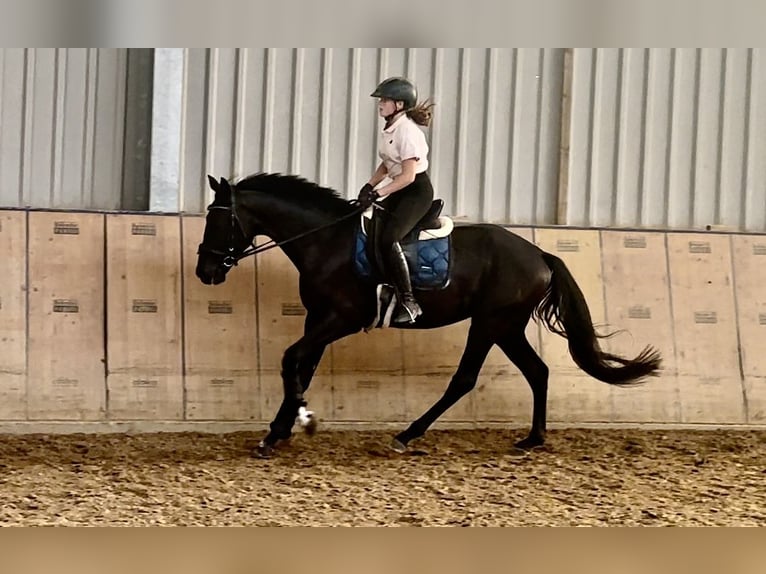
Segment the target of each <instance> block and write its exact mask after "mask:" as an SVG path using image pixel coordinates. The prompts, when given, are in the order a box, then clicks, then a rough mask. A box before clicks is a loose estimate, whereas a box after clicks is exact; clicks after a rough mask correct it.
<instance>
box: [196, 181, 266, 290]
mask: <svg viewBox="0 0 766 574" xmlns="http://www.w3.org/2000/svg"><path fill="white" fill-rule="evenodd" d="M207 179H208V183H209V184H210V188H211V189H212V190H213V191H214V192H215V197H214V198H213V201H212V203H211V204H210V205H209V206H208V208H207V217H206V218H205V231H204V233H203V236H202V243H200V245H199V249H198V250H197V254H198V255H197V269H196V274H197V277H198V278H199V280H200V281H202V283H204V284H205V285H210V284H213V285H218V284H219V283H223V282H224V281H225V280H226V274H227V273H228V272H229V269H231V268H232V266H234V265H236V264H237V256H238V255H240V254H241V253H242V252H243V251H244V250H245V249H247V248H248V247H249V246H250V245H251V242H252V238H253V236H252V235H251V236H250V237H248V236H247V235H248V234H247V232H246V231H245V229H244V228H243V225H242V221H241V220H240V218H239V216H238V215H237V209H236V204H235V202H234V199H235V193H236V189H235V186H233V185H231V184H230V183H229V182H228V181H227V180H226V179H225V178H223V177H222V178H221V180H220V182H219V181H216V180H215V179H214V178H213V177H211V176H209V175H208V176H207ZM253 235H254V234H253Z"/></svg>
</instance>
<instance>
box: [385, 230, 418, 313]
mask: <svg viewBox="0 0 766 574" xmlns="http://www.w3.org/2000/svg"><path fill="white" fill-rule="evenodd" d="M388 267H389V274H390V275H391V278H392V280H393V281H394V283H395V287H396V291H397V294H398V295H399V303H400V306H399V308H398V309H397V313H396V315H395V316H394V319H393V322H394V323H404V322H409V323H414V322H415V319H416V318H417V317H418V316H419V315H421V314H422V313H423V311H421V309H420V305H418V302H417V301H416V300H415V296H414V295H413V294H412V283H411V281H410V271H409V267H408V265H407V258H406V257H405V256H404V251H403V250H402V246H401V245H399V242H398V241H397V242H394V244H393V245H392V246H391V253H390V254H389V257H388Z"/></svg>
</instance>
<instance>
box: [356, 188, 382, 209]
mask: <svg viewBox="0 0 766 574" xmlns="http://www.w3.org/2000/svg"><path fill="white" fill-rule="evenodd" d="M378 197H379V196H378V192H377V191H375V190H374V189H373V188H372V186H371V185H370V184H369V183H365V184H364V185H363V186H362V189H360V190H359V195H358V196H357V198H356V201H357V202H358V203H359V205H360V206H361V207H363V208H364V209H367V208H368V207H370V206H371V205H372V204H373V203H375V200H376V199H378Z"/></svg>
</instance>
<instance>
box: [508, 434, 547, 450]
mask: <svg viewBox="0 0 766 574" xmlns="http://www.w3.org/2000/svg"><path fill="white" fill-rule="evenodd" d="M513 446H514V447H515V448H516V449H517V450H520V451H525V452H529V451H530V450H532V449H535V448H540V447H542V446H543V441H542V440H540V439H537V438H531V437H527V438H525V439H524V440H520V441H519V442H517V443H516V444H514V445H513Z"/></svg>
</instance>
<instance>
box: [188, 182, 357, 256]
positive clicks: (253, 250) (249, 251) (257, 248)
mask: <svg viewBox="0 0 766 574" xmlns="http://www.w3.org/2000/svg"><path fill="white" fill-rule="evenodd" d="M354 201H356V200H354ZM215 209H222V210H224V211H228V212H229V213H230V214H231V228H230V233H229V241H228V244H229V247H228V248H227V249H226V250H220V249H212V248H210V247H207V246H206V245H205V243H204V242H202V243H200V244H199V246H198V247H197V254H198V255H199V254H200V253H209V254H211V255H218V256H219V257H222V260H221V265H222V266H223V267H225V268H226V269H230V268H231V267H234V266H236V265H237V264H238V263H239V262H240V261H241V260H242V259H244V258H246V257H250V256H251V255H257V254H258V253H263V252H264V251H268V250H269V249H274V248H275V247H281V246H282V245H285V244H287V243H290V242H292V241H297V240H298V239H301V238H303V237H306V236H307V235H311V234H312V233H317V232H318V231H322V230H323V229H327V228H328V227H332V226H333V225H337V224H338V223H340V222H342V221H345V220H346V219H350V218H351V217H354V216H358V215H359V214H361V213H362V211H364V208H362V207H359V208H357V209H355V210H354V211H352V212H351V213H348V214H346V215H344V216H343V217H341V218H339V219H336V220H335V221H331V222H330V223H327V224H325V225H322V226H320V227H317V228H315V229H310V230H309V231H305V232H303V233H299V234H298V235H295V236H294V237H290V238H288V239H285V240H283V241H274V240H273V239H269V240H268V241H266V242H265V243H261V244H260V245H253V244H252V243H251V244H250V245H249V246H248V247H246V248H245V249H243V250H242V252H240V253H235V251H236V250H235V249H234V233H235V232H236V231H237V230H239V232H240V234H241V235H242V237H247V236H246V235H245V230H244V228H243V227H242V222H241V221H240V219H239V216H238V215H237V211H236V207H235V206H234V198H233V195H232V205H209V206H208V208H207V210H208V211H213V210H215Z"/></svg>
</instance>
